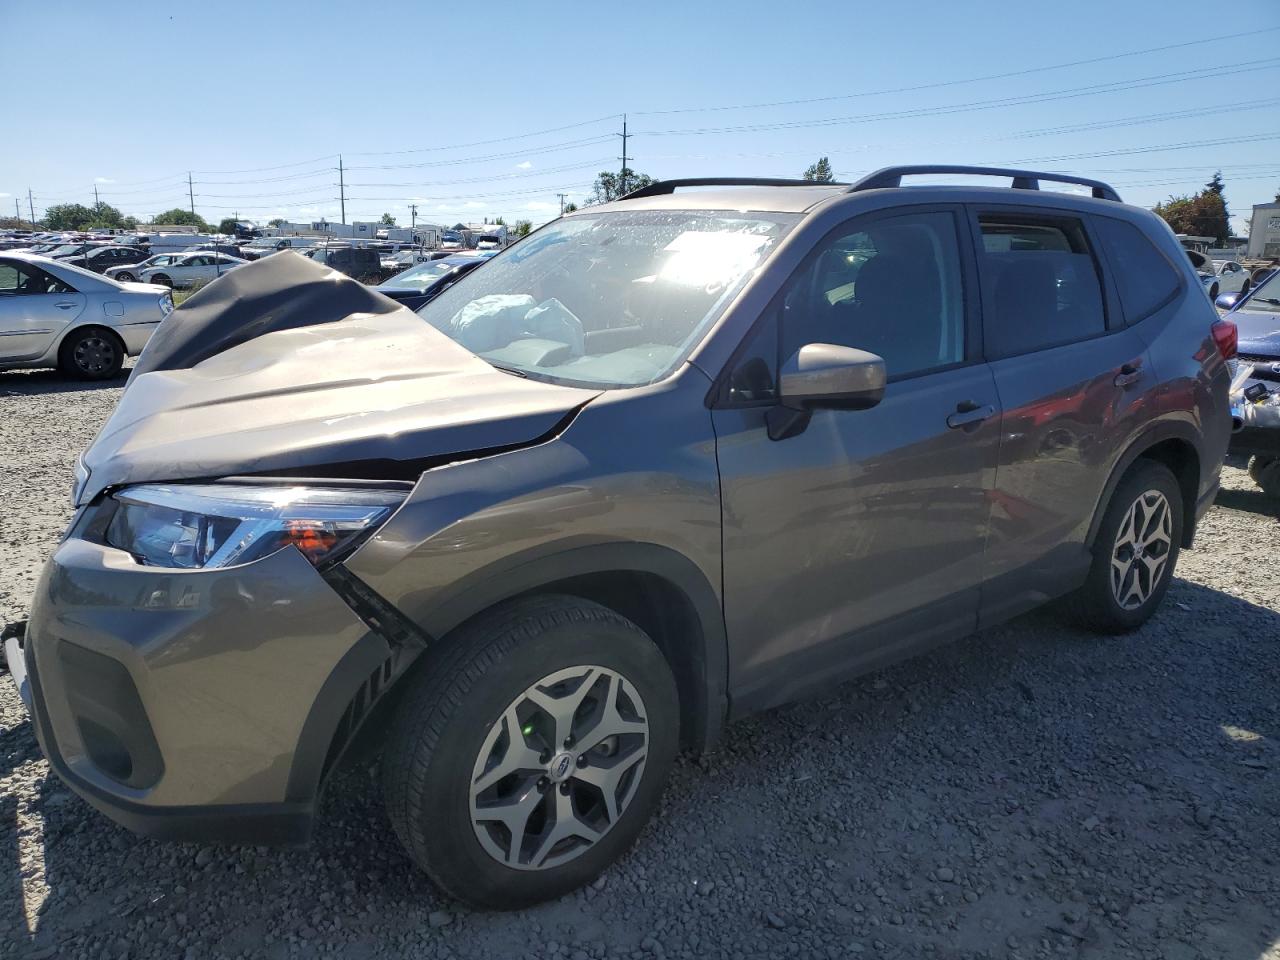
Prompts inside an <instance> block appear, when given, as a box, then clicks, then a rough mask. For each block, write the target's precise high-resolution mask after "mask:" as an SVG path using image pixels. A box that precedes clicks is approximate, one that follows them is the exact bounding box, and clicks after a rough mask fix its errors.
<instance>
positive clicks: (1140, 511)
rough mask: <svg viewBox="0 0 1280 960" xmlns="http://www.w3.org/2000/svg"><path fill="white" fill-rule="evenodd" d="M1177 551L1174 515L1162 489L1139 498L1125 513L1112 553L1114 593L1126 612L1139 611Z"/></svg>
mask: <svg viewBox="0 0 1280 960" xmlns="http://www.w3.org/2000/svg"><path fill="white" fill-rule="evenodd" d="M1172 548H1173V513H1172V511H1171V510H1170V509H1169V501H1168V499H1167V498H1166V497H1165V495H1164V494H1163V493H1161V492H1160V491H1159V490H1148V491H1146V492H1145V493H1143V494H1141V495H1139V496H1138V498H1137V499H1136V500H1134V501H1133V504H1132V505H1131V506H1130V507H1129V509H1128V510H1127V511H1126V512H1125V515H1124V520H1122V521H1121V523H1120V531H1119V532H1118V533H1117V534H1116V542H1115V546H1114V547H1113V548H1112V553H1111V593H1112V595H1113V596H1114V597H1115V599H1116V603H1118V604H1120V606H1121V608H1123V609H1125V610H1135V609H1137V608H1138V607H1140V606H1142V605H1143V604H1144V603H1146V602H1147V600H1148V599H1149V598H1150V597H1151V594H1152V593H1153V592H1154V591H1155V589H1156V587H1157V586H1158V585H1159V583H1160V578H1161V576H1162V575H1163V574H1164V568H1165V566H1166V565H1167V564H1168V562H1169V553H1170V551H1171V550H1172Z"/></svg>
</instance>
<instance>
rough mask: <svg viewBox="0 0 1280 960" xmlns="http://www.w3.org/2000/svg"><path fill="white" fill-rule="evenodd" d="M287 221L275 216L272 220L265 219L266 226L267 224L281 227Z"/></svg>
mask: <svg viewBox="0 0 1280 960" xmlns="http://www.w3.org/2000/svg"><path fill="white" fill-rule="evenodd" d="M288 222H289V221H287V220H286V219H285V218H284V217H276V218H275V219H274V220H268V221H267V226H268V227H283V226H284V225H285V224H286V223H288Z"/></svg>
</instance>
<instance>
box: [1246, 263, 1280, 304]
mask: <svg viewBox="0 0 1280 960" xmlns="http://www.w3.org/2000/svg"><path fill="white" fill-rule="evenodd" d="M1243 309H1245V310H1266V311H1267V312H1269V313H1280V270H1275V271H1272V273H1271V276H1269V277H1267V279H1266V280H1264V281H1263V282H1262V283H1261V284H1260V285H1259V286H1258V288H1257V290H1255V291H1254V294H1253V296H1252V297H1250V298H1249V302H1248V303H1246V304H1245V305H1244V308H1243Z"/></svg>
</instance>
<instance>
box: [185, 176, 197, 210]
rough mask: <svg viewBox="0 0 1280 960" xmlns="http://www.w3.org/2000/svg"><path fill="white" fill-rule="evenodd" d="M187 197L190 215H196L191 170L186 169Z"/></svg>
mask: <svg viewBox="0 0 1280 960" xmlns="http://www.w3.org/2000/svg"><path fill="white" fill-rule="evenodd" d="M187 199H188V200H190V201H191V215H192V216H193V217H194V216H195V215H196V194H195V187H193V186H192V185H191V171H190V170H188V171H187Z"/></svg>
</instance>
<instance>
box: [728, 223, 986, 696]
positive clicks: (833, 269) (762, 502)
mask: <svg viewBox="0 0 1280 960" xmlns="http://www.w3.org/2000/svg"><path fill="white" fill-rule="evenodd" d="M974 286H975V284H974V281H973V274H972V261H971V250H970V247H969V240H968V235H967V228H966V226H965V223H964V220H963V217H962V213H961V211H959V210H957V209H951V208H937V207H931V208H919V209H916V210H913V211H911V212H907V213H903V212H902V211H901V210H897V211H893V212H891V213H888V214H883V215H875V214H873V215H868V216H865V217H860V218H856V219H854V220H852V221H850V222H848V223H847V224H845V225H844V226H842V227H838V228H837V229H836V230H834V231H833V232H832V233H830V234H828V235H827V237H826V238H824V239H823V240H822V241H821V242H820V243H819V244H818V245H817V247H816V248H815V249H814V251H813V252H812V253H811V254H810V255H809V257H808V258H807V259H806V261H805V263H804V264H803V265H802V266H801V268H800V269H799V270H798V271H797V272H796V274H795V275H794V276H793V277H792V278H791V279H790V280H789V281H788V283H787V285H786V286H785V287H784V289H783V291H782V292H781V293H780V294H779V296H778V297H777V298H776V299H775V301H774V304H773V306H771V307H770V309H769V311H768V312H767V313H766V315H765V316H764V317H762V318H761V321H760V323H759V324H758V325H757V327H756V328H755V330H754V331H753V332H752V334H751V335H750V337H749V338H748V341H747V343H746V344H745V345H744V350H743V351H742V352H740V354H739V356H738V357H737V358H736V359H735V360H734V361H733V363H732V364H731V372H730V374H729V376H728V378H727V383H726V386H725V389H724V391H723V393H722V395H721V398H720V400H719V402H718V403H717V405H716V408H715V410H714V411H713V420H714V424H715V429H716V437H717V457H718V460H719V467H720V477H721V499H722V512H723V530H724V533H723V537H724V605H725V618H726V623H727V626H728V631H729V638H730V687H731V690H732V691H733V694H734V697H735V702H736V703H737V704H738V705H739V706H741V707H742V708H744V709H753V708H760V707H766V706H769V705H772V704H775V703H779V702H783V701H785V700H788V699H792V698H793V697H795V696H796V695H798V694H800V693H802V692H803V691H804V690H805V689H806V688H808V687H810V686H815V685H818V684H820V683H822V682H824V681H826V680H828V679H831V678H833V677H836V676H839V675H842V674H845V673H849V672H854V671H857V670H860V669H865V668H868V667H870V666H872V665H873V664H875V663H876V662H879V661H881V660H884V659H891V658H893V657H895V656H898V655H901V654H903V653H905V652H907V651H908V650H911V649H913V648H915V647H917V646H922V645H925V644H927V643H929V642H936V641H938V640H942V639H946V638H950V637H954V636H957V635H963V634H964V633H966V632H969V631H971V630H972V629H974V627H975V624H976V621H977V611H978V593H979V584H980V580H981V573H982V554H983V549H984V545H985V541H986V534H987V515H988V494H989V492H990V490H991V488H992V484H993V480H994V473H995V465H996V456H997V448H998V438H999V402H998V399H997V395H996V389H995V384H994V381H993V378H992V375H991V371H990V369H989V368H988V366H987V365H986V364H985V363H983V362H981V360H980V359H979V348H978V344H977V336H976V326H975V320H976V317H975V315H974V314H975V311H974V298H973V293H974V290H973V288H974ZM807 343H835V344H839V345H843V346H851V347H857V348H860V349H863V350H868V351H871V352H872V353H876V354H879V355H880V356H881V357H883V358H884V360H885V364H886V369H887V371H888V374H889V378H890V382H889V385H888V388H887V390H886V394H885V397H884V399H883V401H882V402H881V403H880V404H879V405H878V406H876V407H874V408H872V409H869V410H861V411H855V410H838V409H828V410H817V411H815V412H814V413H813V416H812V419H811V420H810V422H809V423H808V425H807V428H806V429H804V430H803V432H801V433H799V434H798V435H795V436H791V437H789V438H787V439H784V440H776V441H775V440H771V439H770V438H769V435H768V432H767V430H766V427H765V416H766V413H767V411H768V410H769V409H770V407H771V406H773V405H774V404H775V402H776V399H777V393H776V384H777V382H778V381H777V369H778V367H779V365H780V363H781V361H782V359H783V358H786V357H790V356H791V355H793V354H794V353H795V352H796V351H797V350H799V348H800V347H801V346H803V345H805V344H807Z"/></svg>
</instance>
